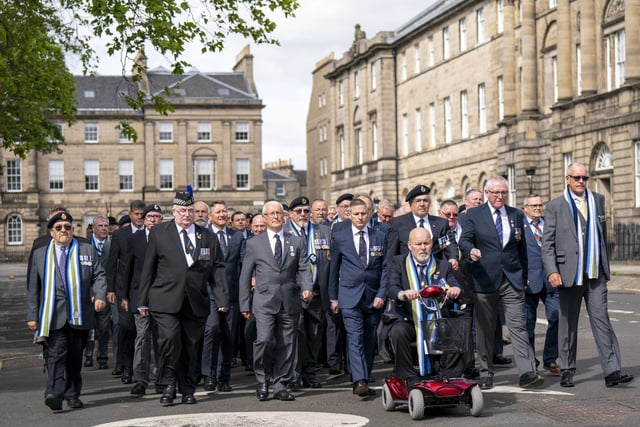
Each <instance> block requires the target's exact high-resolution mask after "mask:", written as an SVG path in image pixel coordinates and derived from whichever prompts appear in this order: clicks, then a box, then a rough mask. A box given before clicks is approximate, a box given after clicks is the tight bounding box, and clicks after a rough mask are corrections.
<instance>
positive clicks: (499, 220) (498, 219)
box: [496, 210, 502, 247]
mask: <svg viewBox="0 0 640 427" xmlns="http://www.w3.org/2000/svg"><path fill="white" fill-rule="evenodd" d="M496 231H497V232H498V240H499V242H500V246H501V247H502V218H501V217H500V211H499V210H496Z"/></svg>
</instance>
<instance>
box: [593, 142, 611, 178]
mask: <svg viewBox="0 0 640 427" xmlns="http://www.w3.org/2000/svg"><path fill="white" fill-rule="evenodd" d="M595 166H596V171H598V172H600V171H605V170H611V169H613V158H612V157H611V151H610V150H609V147H607V146H606V145H604V144H603V145H602V146H601V147H600V149H599V150H598V154H596V161H595Z"/></svg>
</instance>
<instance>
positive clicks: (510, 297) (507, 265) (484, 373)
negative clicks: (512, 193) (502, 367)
mask: <svg viewBox="0 0 640 427" xmlns="http://www.w3.org/2000/svg"><path fill="white" fill-rule="evenodd" d="M507 188H508V184H507V181H506V179H504V178H502V177H500V176H494V177H492V178H490V179H489V180H488V181H487V184H486V186H485V194H486V196H487V200H488V201H487V203H486V204H484V205H481V206H478V207H477V208H473V209H469V210H468V211H467V213H466V214H465V215H464V216H463V223H462V236H461V237H460V249H461V250H462V253H463V256H464V257H466V258H468V259H470V260H471V261H472V263H471V288H472V289H473V292H474V311H475V320H476V346H477V351H478V357H479V363H480V388H481V389H483V390H487V389H490V388H493V374H494V368H493V355H494V339H495V331H496V322H497V315H498V304H499V302H500V300H502V303H503V305H504V310H505V318H506V322H507V326H508V328H509V332H510V334H511V343H512V347H513V355H514V357H515V362H516V367H517V368H518V371H519V372H520V381H519V384H520V387H524V388H528V387H536V386H539V385H541V384H542V383H543V382H544V378H543V377H541V376H540V375H538V374H537V373H536V367H535V354H534V352H533V348H531V345H530V344H529V339H528V334H527V328H526V314H525V309H524V289H525V286H526V284H527V269H528V265H527V246H526V239H525V237H524V234H523V232H522V224H523V223H524V214H523V213H522V212H521V211H520V210H518V209H514V208H512V207H510V206H506V205H505V202H506V198H507V195H508V194H509V193H508V192H507Z"/></svg>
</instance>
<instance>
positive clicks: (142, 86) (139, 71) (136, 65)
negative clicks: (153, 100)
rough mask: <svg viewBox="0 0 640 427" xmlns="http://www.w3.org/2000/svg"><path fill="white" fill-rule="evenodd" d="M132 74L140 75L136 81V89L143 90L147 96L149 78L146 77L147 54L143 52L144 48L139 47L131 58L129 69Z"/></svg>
mask: <svg viewBox="0 0 640 427" xmlns="http://www.w3.org/2000/svg"><path fill="white" fill-rule="evenodd" d="M131 72H132V74H133V75H134V76H136V77H137V76H141V78H140V81H139V82H138V89H139V90H141V91H144V93H146V94H147V96H149V78H148V77H147V56H146V55H145V54H144V49H140V50H139V51H138V53H137V54H136V57H135V59H134V60H133V67H132V70H131Z"/></svg>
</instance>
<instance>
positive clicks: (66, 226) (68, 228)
mask: <svg viewBox="0 0 640 427" xmlns="http://www.w3.org/2000/svg"><path fill="white" fill-rule="evenodd" d="M63 228H64V229H65V230H67V231H69V230H71V226H70V225H56V226H55V227H53V229H54V230H56V231H62V229H63Z"/></svg>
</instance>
